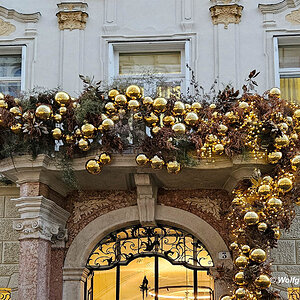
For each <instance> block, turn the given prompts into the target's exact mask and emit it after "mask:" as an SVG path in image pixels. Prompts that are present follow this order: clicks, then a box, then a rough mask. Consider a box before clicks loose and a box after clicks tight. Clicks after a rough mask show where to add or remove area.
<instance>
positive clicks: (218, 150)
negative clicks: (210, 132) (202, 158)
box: [214, 144, 224, 155]
mask: <svg viewBox="0 0 300 300" xmlns="http://www.w3.org/2000/svg"><path fill="white" fill-rule="evenodd" d="M214 152H215V153H216V154H218V155H222V154H223V152H224V146H223V145H222V144H216V145H215V146H214Z"/></svg>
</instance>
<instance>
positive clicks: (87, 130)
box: [81, 124, 95, 138]
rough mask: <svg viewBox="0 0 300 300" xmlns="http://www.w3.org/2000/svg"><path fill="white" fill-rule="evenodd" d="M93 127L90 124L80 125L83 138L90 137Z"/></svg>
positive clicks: (92, 133)
mask: <svg viewBox="0 0 300 300" xmlns="http://www.w3.org/2000/svg"><path fill="white" fill-rule="evenodd" d="M94 131H95V127H94V125H92V124H84V125H82V126H81V132H82V134H83V136H84V137H85V138H91V137H93V135H94Z"/></svg>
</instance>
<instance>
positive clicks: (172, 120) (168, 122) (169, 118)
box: [163, 116, 175, 126]
mask: <svg viewBox="0 0 300 300" xmlns="http://www.w3.org/2000/svg"><path fill="white" fill-rule="evenodd" d="M163 123H164V125H165V126H170V125H174V123H175V118H174V117H173V116H165V117H164V118H163Z"/></svg>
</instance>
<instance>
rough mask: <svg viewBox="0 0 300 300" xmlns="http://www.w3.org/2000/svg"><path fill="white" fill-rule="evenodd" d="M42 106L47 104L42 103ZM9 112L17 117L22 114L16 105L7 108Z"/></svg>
mask: <svg viewBox="0 0 300 300" xmlns="http://www.w3.org/2000/svg"><path fill="white" fill-rule="evenodd" d="M40 106H42V105H40ZM40 106H39V107H40ZM44 106H47V105H44ZM47 107H48V106H47ZM9 112H10V113H12V114H13V115H14V116H18V117H20V116H22V112H21V110H20V108H19V107H18V106H14V107H12V108H11V109H10V110H9Z"/></svg>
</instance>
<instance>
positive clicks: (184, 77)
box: [108, 39, 190, 94]
mask: <svg viewBox="0 0 300 300" xmlns="http://www.w3.org/2000/svg"><path fill="white" fill-rule="evenodd" d="M174 51H179V52H180V53H181V74H175V73H173V74H172V73H170V74H167V73H166V74H162V75H163V76H164V77H166V79H168V78H169V79H170V81H180V82H181V92H182V93H184V94H185V93H186V91H187V88H188V86H189V82H190V78H189V72H188V70H187V68H186V64H188V65H190V40H189V39H184V40H172V41H124V42H109V43H108V56H109V66H108V82H109V83H112V81H113V80H114V79H115V78H137V79H138V78H139V77H140V75H134V74H133V75H120V74H119V54H120V53H142V52H144V53H151V52H153V53H155V52H174ZM158 75H160V74H158ZM176 79H177V80H176ZM167 81H168V80H167ZM147 90H153V88H151V87H147Z"/></svg>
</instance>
